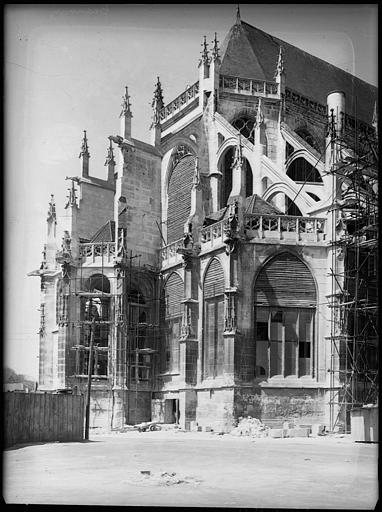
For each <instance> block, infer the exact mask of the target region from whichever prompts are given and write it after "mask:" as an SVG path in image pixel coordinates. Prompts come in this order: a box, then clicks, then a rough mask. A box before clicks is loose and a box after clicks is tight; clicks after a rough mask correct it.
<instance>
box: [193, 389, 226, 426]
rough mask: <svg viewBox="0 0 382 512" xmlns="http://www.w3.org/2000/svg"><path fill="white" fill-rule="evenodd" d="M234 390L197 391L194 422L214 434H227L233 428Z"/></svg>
mask: <svg viewBox="0 0 382 512" xmlns="http://www.w3.org/2000/svg"><path fill="white" fill-rule="evenodd" d="M233 413H234V390H233V389H232V388H228V389H227V388H225V389H211V390H206V391H204V390H198V392H197V408H196V422H197V425H198V426H199V427H202V429H203V430H204V429H206V428H208V427H210V428H212V429H213V430H214V431H215V432H219V431H223V432H229V431H230V430H232V428H233V427H234V417H233Z"/></svg>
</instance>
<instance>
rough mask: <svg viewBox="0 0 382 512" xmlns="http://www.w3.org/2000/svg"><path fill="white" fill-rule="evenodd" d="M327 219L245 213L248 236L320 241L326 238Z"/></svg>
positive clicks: (245, 227)
mask: <svg viewBox="0 0 382 512" xmlns="http://www.w3.org/2000/svg"><path fill="white" fill-rule="evenodd" d="M325 222H326V221H325V219H322V218H316V217H294V216H291V215H256V214H245V215H244V229H245V232H246V235H247V237H248V238H277V239H279V240H296V241H300V240H302V241H311V242H314V241H316V242H320V241H323V240H324V239H325V229H326V224H325Z"/></svg>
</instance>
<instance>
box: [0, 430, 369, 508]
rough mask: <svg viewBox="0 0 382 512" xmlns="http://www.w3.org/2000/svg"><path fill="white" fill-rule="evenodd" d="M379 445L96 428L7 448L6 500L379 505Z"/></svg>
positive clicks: (335, 438) (328, 439)
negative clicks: (66, 438)
mask: <svg viewBox="0 0 382 512" xmlns="http://www.w3.org/2000/svg"><path fill="white" fill-rule="evenodd" d="M377 466H378V445H377V444H365V443H355V442H354V441H352V440H351V439H350V438H349V437H348V436H342V437H340V436H333V437H332V436H327V437H317V438H294V439H293V438H291V439H271V438H264V439H254V438H247V437H239V438H238V437H234V436H232V435H229V434H226V435H217V434H213V433H207V432H177V431H160V432H145V433H139V432H126V433H112V434H109V435H105V434H103V435H96V434H95V433H92V434H91V436H90V441H88V442H83V443H46V444H35V445H23V446H17V447H13V448H10V449H8V450H5V451H4V452H3V497H4V500H5V502H6V503H7V504H13V503H23V504H64V505H74V504H75V505H125V506H167V507H171V506H177V507H186V506H189V507H220V508H224V507H246V508H299V509H306V508H311V509H312V508H314V509H364V510H370V509H374V508H375V506H376V503H377V500H378V475H377Z"/></svg>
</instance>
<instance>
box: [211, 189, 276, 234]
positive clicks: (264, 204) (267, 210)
mask: <svg viewBox="0 0 382 512" xmlns="http://www.w3.org/2000/svg"><path fill="white" fill-rule="evenodd" d="M244 213H253V214H257V215H283V213H282V212H281V210H279V209H278V208H276V206H273V204H271V203H268V201H265V199H262V198H261V197H260V196H258V195H257V194H254V195H253V196H249V197H246V198H245V201H244ZM228 215H229V208H228V206H225V207H224V208H221V209H220V210H218V211H217V212H212V213H210V214H209V215H207V216H206V217H205V219H204V223H203V225H204V226H210V225H211V224H215V222H219V221H220V220H223V219H225V218H226V217H228Z"/></svg>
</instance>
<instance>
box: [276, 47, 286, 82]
mask: <svg viewBox="0 0 382 512" xmlns="http://www.w3.org/2000/svg"><path fill="white" fill-rule="evenodd" d="M284 72H285V69H284V48H283V47H282V46H280V49H279V57H278V60H277V66H276V75H275V76H277V75H282V74H283V73H284Z"/></svg>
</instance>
